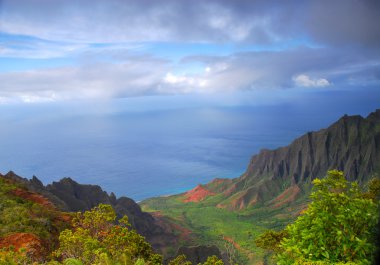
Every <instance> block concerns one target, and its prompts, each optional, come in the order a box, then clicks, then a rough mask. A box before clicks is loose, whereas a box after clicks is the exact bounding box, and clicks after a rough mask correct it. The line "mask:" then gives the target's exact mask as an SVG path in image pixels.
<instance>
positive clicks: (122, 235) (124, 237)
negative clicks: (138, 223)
mask: <svg viewBox="0 0 380 265" xmlns="http://www.w3.org/2000/svg"><path fill="white" fill-rule="evenodd" d="M115 219H116V214H115V211H114V210H113V209H112V206H110V205H106V204H100V205H99V206H97V207H95V208H94V209H92V210H91V211H87V212H85V213H80V212H79V213H77V214H76V216H75V217H74V218H73V221H72V226H73V230H70V229H66V230H64V231H62V232H61V235H60V236H59V249H58V250H57V251H56V252H55V254H56V256H57V257H60V258H63V259H67V258H75V259H78V260H80V261H81V262H82V263H83V264H104V263H105V264H135V263H136V262H138V261H139V260H142V261H144V264H152V265H156V264H161V263H162V257H161V256H160V255H158V254H154V253H153V251H152V248H151V246H150V245H149V244H148V243H147V242H146V241H145V239H144V238H143V237H142V236H141V235H139V234H137V233H136V232H135V231H134V230H130V229H128V226H129V223H128V218H127V217H126V216H125V217H124V218H122V219H120V220H119V222H118V224H117V225H114V224H113V222H114V221H115ZM139 262H140V263H141V261H139Z"/></svg>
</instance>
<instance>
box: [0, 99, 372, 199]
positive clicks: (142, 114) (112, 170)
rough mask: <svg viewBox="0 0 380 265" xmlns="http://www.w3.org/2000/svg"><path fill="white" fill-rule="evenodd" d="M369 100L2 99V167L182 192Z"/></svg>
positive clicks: (233, 172)
mask: <svg viewBox="0 0 380 265" xmlns="http://www.w3.org/2000/svg"><path fill="white" fill-rule="evenodd" d="M127 102H128V101H127ZM123 104H125V102H123ZM372 105H373V104H372ZM372 105H371V104H369V105H365V104H362V105H361V107H357V108H356V109H355V108H352V106H351V107H347V108H346V109H344V108H338V107H323V106H319V107H313V106H312V105H308V104H307V103H306V105H305V104H301V105H297V104H294V103H291V104H290V103H286V104H277V105H272V106H260V107H258V106H256V107H255V106H201V105H200V106H194V107H183V108H181V107H178V106H177V107H175V108H172V109H170V108H164V107H163V108H156V109H150V108H145V109H142V110H141V109H140V110H139V111H136V110H133V109H125V108H124V109H123V108H121V107H119V106H113V108H112V109H113V111H109V112H107V111H99V112H96V111H88V112H86V111H72V112H67V111H66V112H65V111H62V109H65V108H68V107H67V106H66V107H54V108H53V107H51V106H45V107H40V108H37V107H28V108H27V109H24V110H22V111H21V110H20V109H19V108H17V107H13V108H12V107H8V108H5V107H3V108H1V109H0V111H1V116H0V121H1V123H2V124H3V126H2V128H1V130H0V150H1V151H0V171H1V172H2V173H6V172H7V171H9V170H13V171H15V172H16V173H17V174H19V175H21V176H23V177H27V178H30V177H32V176H33V175H36V176H37V177H38V178H40V179H41V180H42V181H43V182H44V183H45V184H48V183H51V182H52V181H57V180H59V179H60V178H62V177H68V176H69V177H72V178H73V179H75V180H76V181H78V182H79V183H84V184H98V185H101V186H102V187H103V189H105V190H106V191H107V192H111V191H112V192H114V193H115V194H116V195H117V196H122V195H125V196H128V197H131V198H133V199H135V200H137V201H139V200H143V199H145V198H149V197H153V196H160V195H167V194H174V193H179V192H183V191H185V190H188V189H191V188H193V187H194V186H195V185H197V184H198V183H206V182H208V181H210V180H212V179H213V178H216V177H224V178H226V177H238V176H239V175H240V174H242V173H243V172H244V171H245V169H246V166H247V164H248V162H249V159H250V157H251V156H252V155H253V154H255V153H257V152H259V150H260V149H261V148H269V149H272V148H276V147H279V146H284V145H287V144H289V143H290V142H291V141H292V140H293V139H295V138H296V137H298V136H301V135H302V134H303V133H305V132H307V131H312V130H318V129H321V128H323V127H326V126H328V125H329V124H331V123H332V122H333V121H335V120H336V119H338V118H339V117H340V116H341V115H343V114H344V113H348V114H354V113H355V111H360V112H361V113H358V114H364V115H367V114H368V112H370V111H371V110H374V109H371V108H372V107H373V106H372ZM76 107H78V106H76ZM84 107H85V106H84ZM95 109H96V108H95ZM115 110H117V111H115ZM350 112H354V113H350Z"/></svg>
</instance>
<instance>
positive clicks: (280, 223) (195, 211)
mask: <svg viewBox="0 0 380 265" xmlns="http://www.w3.org/2000/svg"><path fill="white" fill-rule="evenodd" d="M221 199H222V196H221V195H217V196H211V197H209V198H208V199H206V200H205V201H202V202H198V203H194V202H190V203H184V202H183V201H182V200H181V197H180V196H178V195H177V196H170V197H160V198H152V199H148V200H146V201H143V202H142V203H141V206H142V208H143V210H144V211H151V212H152V211H159V212H161V213H162V214H163V215H164V216H166V217H168V218H170V220H172V221H173V222H175V223H177V224H179V225H181V226H183V227H185V228H188V229H190V230H191V231H192V232H193V235H194V236H195V242H191V244H194V243H196V244H202V245H211V244H213V245H217V246H218V247H219V248H220V249H221V250H222V251H224V250H225V244H226V243H227V241H226V240H223V237H229V238H232V239H233V241H234V242H236V243H237V244H238V245H239V246H240V249H237V252H238V261H239V264H256V263H260V262H263V261H266V263H268V262H269V261H270V258H269V256H270V255H269V253H268V252H266V251H264V250H262V249H260V248H258V247H256V245H255V243H254V240H255V238H256V237H257V236H258V235H260V234H261V233H262V232H264V231H265V230H267V229H275V230H280V229H283V228H284V227H285V226H286V225H287V224H288V223H289V222H291V221H293V220H294V219H295V217H296V212H298V211H299V207H300V206H301V205H302V204H304V198H300V199H299V200H298V201H296V202H295V203H294V205H295V207H294V209H292V208H290V207H286V206H284V207H282V208H279V209H273V208H271V207H267V205H257V206H254V207H252V208H249V209H248V210H244V211H240V212H233V211H228V210H226V209H220V208H217V207H215V205H217V203H218V201H220V200H221ZM297 206H299V207H297Z"/></svg>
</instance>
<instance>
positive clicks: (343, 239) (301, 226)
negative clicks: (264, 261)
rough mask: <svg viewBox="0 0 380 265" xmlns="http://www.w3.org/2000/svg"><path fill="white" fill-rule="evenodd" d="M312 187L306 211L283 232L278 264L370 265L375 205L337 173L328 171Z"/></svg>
mask: <svg viewBox="0 0 380 265" xmlns="http://www.w3.org/2000/svg"><path fill="white" fill-rule="evenodd" d="M375 183H376V182H375ZM313 184H314V187H313V191H312V193H311V196H310V198H311V199H312V202H311V203H310V204H309V206H308V209H307V210H306V211H305V212H304V213H303V214H302V215H301V216H300V217H298V219H297V220H296V221H295V223H293V224H291V225H288V226H287V228H286V231H287V233H288V236H286V237H285V238H284V239H283V240H282V242H281V248H282V251H283V252H281V253H280V254H278V256H277V257H278V263H279V264H293V263H302V262H311V263H312V262H318V261H326V262H328V263H330V262H332V263H335V262H343V263H349V262H355V263H361V264H363V263H364V264H370V263H371V262H372V261H373V255H374V253H375V251H376V245H375V238H374V235H375V233H374V232H375V229H376V225H377V223H378V220H379V212H378V210H379V208H378V206H379V204H378V201H377V200H375V199H374V198H373V197H372V198H369V197H370V196H367V195H366V194H365V193H363V192H361V191H360V190H359V187H358V184H357V183H355V182H354V183H349V182H347V181H346V180H345V178H344V175H343V172H341V171H337V170H332V171H329V172H328V174H327V177H326V178H324V179H315V180H314V181H313Z"/></svg>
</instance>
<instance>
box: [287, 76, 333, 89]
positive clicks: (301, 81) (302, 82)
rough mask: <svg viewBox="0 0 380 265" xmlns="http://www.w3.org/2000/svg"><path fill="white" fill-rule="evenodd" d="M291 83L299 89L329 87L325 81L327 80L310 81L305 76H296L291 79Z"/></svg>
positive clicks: (328, 83)
mask: <svg viewBox="0 0 380 265" xmlns="http://www.w3.org/2000/svg"><path fill="white" fill-rule="evenodd" d="M293 81H294V83H295V84H296V86H300V87H326V86H329V85H330V82H329V81H327V79H324V78H320V79H311V78H310V77H309V76H307V75H298V76H296V77H294V78H293Z"/></svg>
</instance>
